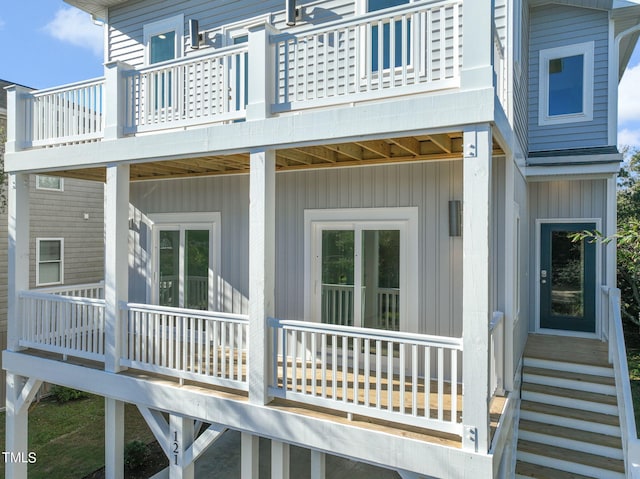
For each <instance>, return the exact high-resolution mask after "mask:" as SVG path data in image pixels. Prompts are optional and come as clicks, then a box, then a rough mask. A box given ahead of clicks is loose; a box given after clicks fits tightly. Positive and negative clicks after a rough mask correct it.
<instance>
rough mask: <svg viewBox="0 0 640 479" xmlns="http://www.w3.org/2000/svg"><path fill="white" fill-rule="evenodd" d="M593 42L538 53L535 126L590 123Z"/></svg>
mask: <svg viewBox="0 0 640 479" xmlns="http://www.w3.org/2000/svg"><path fill="white" fill-rule="evenodd" d="M593 55H594V42H586V43H579V44H576V45H568V46H564V47H557V48H549V49H547V50H541V51H540V73H539V74H540V92H539V104H538V124H539V125H555V124H559V123H573V122H581V121H591V120H593Z"/></svg>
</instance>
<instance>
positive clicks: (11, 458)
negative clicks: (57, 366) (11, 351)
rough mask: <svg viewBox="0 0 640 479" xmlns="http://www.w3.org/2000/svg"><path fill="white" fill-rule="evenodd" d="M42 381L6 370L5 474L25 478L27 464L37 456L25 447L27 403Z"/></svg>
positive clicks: (27, 421) (29, 402) (27, 443)
mask: <svg viewBox="0 0 640 479" xmlns="http://www.w3.org/2000/svg"><path fill="white" fill-rule="evenodd" d="M41 384H42V381H40V380H37V379H33V378H32V379H27V378H25V377H23V376H18V375H17V374H12V373H10V372H7V403H6V406H7V411H6V419H5V421H6V429H5V448H4V451H3V455H4V457H3V460H4V463H5V477H11V478H13V479H27V468H28V464H29V463H32V462H34V461H36V460H37V456H35V455H34V453H33V452H30V451H29V450H28V447H29V442H28V429H29V405H30V404H31V401H33V397H34V396H35V394H36V392H38V389H39V388H40V385H41Z"/></svg>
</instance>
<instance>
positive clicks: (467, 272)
mask: <svg viewBox="0 0 640 479" xmlns="http://www.w3.org/2000/svg"><path fill="white" fill-rule="evenodd" d="M469 3H473V2H469ZM491 144H492V139H491V127H490V126H489V125H479V126H474V127H469V128H466V129H465V131H464V133H463V145H464V165H463V183H464V186H463V198H464V207H463V217H464V218H463V230H462V231H463V240H462V251H463V278H462V331H463V332H462V338H463V347H464V352H463V368H462V371H463V381H464V387H463V393H462V394H463V395H462V400H463V411H464V414H463V426H464V432H463V438H462V446H463V448H464V449H468V450H473V451H476V452H479V453H481V454H485V453H487V451H488V450H489V400H490V397H489V396H490V394H489V322H490V321H491V316H492V311H491V302H490V293H491V291H490V285H491V284H492V278H491V264H490V261H491Z"/></svg>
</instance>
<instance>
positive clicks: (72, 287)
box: [31, 281, 104, 293]
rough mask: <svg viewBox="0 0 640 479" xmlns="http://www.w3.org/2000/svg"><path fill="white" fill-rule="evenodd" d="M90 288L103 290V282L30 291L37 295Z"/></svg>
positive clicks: (64, 285)
mask: <svg viewBox="0 0 640 479" xmlns="http://www.w3.org/2000/svg"><path fill="white" fill-rule="evenodd" d="M92 288H104V281H99V282H97V283H80V284H63V285H61V286H50V287H45V288H38V289H35V290H31V291H36V292H39V293H55V292H60V291H72V290H74V289H92Z"/></svg>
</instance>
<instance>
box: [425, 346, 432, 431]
mask: <svg viewBox="0 0 640 479" xmlns="http://www.w3.org/2000/svg"><path fill="white" fill-rule="evenodd" d="M424 417H426V418H427V419H429V418H430V417H431V348H430V347H429V346H427V347H426V348H424Z"/></svg>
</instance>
